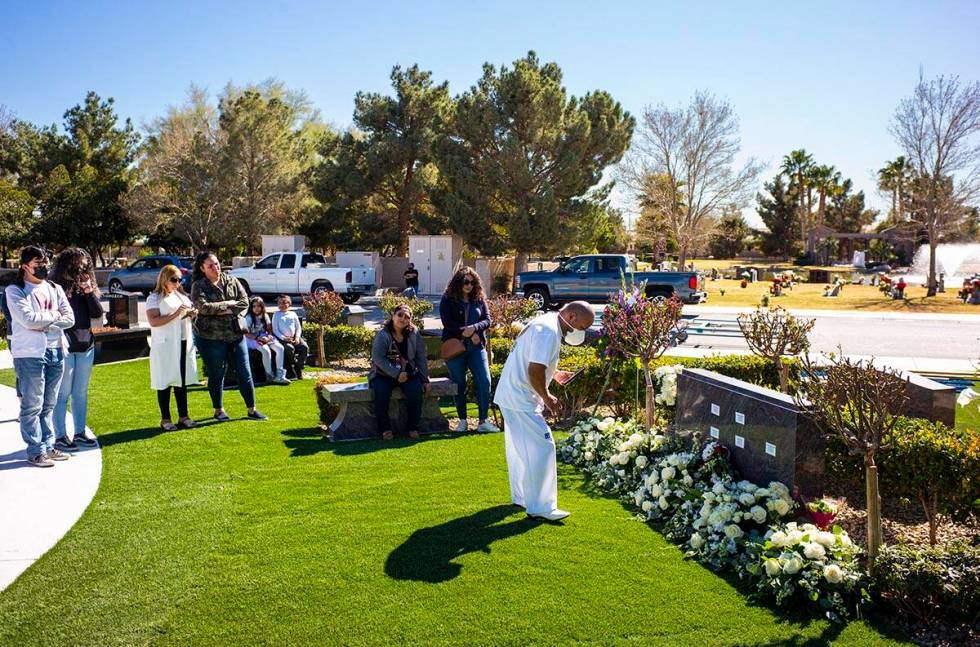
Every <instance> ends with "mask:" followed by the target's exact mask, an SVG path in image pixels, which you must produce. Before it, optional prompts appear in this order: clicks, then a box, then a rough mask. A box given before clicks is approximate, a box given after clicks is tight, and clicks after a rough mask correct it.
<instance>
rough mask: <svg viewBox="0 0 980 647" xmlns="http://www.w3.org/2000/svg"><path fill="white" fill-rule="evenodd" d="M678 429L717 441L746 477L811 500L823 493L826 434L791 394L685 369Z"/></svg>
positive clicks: (679, 389) (679, 380) (680, 382)
mask: <svg viewBox="0 0 980 647" xmlns="http://www.w3.org/2000/svg"><path fill="white" fill-rule="evenodd" d="M675 426H676V428H677V430H678V433H680V434H682V435H683V434H688V433H691V432H695V431H697V432H700V433H701V434H702V435H703V436H704V437H705V438H711V437H715V438H717V439H718V441H719V442H720V443H722V444H723V445H725V446H726V447H727V448H728V450H729V452H730V453H731V457H732V463H733V465H734V466H735V469H736V470H738V472H739V474H740V475H741V477H742V478H744V479H748V480H749V481H752V482H753V483H756V484H758V485H760V486H765V485H768V483H769V482H770V481H780V482H781V483H785V484H786V486H787V487H789V488H790V490H791V491H793V490H794V487H795V488H798V489H799V492H800V493H801V494H803V495H804V496H806V497H807V498H814V497H819V496H821V495H822V494H823V474H824V438H823V434H822V433H821V432H820V430H819V429H817V428H816V426H815V425H814V424H813V423H812V421H811V420H810V419H809V418H808V417H807V416H806V414H805V412H804V411H802V410H801V409H800V408H799V407H798V406H797V405H796V403H795V402H794V400H793V398H791V397H790V396H788V395H784V394H782V393H779V392H777V391H773V390H772V389H767V388H764V387H761V386H756V385H755V384H749V383H748V382H743V381H741V380H736V379H733V378H730V377H725V376H724V375H719V374H718V373H713V372H711V371H705V370H702V369H696V368H695V369H690V368H685V369H684V370H683V371H682V372H681V374H680V375H678V376H677V416H676V422H675Z"/></svg>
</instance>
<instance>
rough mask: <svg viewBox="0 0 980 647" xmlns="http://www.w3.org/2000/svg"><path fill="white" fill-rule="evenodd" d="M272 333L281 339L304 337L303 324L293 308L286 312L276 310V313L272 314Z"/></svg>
mask: <svg viewBox="0 0 980 647" xmlns="http://www.w3.org/2000/svg"><path fill="white" fill-rule="evenodd" d="M272 334H273V335H275V336H276V337H278V338H279V339H283V338H284V337H300V338H302V336H303V324H301V323H300V322H299V317H297V316H296V313H295V312H293V311H292V310H287V311H286V312H283V311H282V310H276V314H274V315H272Z"/></svg>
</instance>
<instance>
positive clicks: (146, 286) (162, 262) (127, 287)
mask: <svg viewBox="0 0 980 647" xmlns="http://www.w3.org/2000/svg"><path fill="white" fill-rule="evenodd" d="M166 265H176V266H177V267H178V268H180V273H181V275H182V277H183V281H182V284H183V286H184V290H188V291H189V290H190V288H191V268H192V267H193V265H194V259H193V258H191V257H190V256H170V255H159V256H143V257H141V258H139V259H137V260H136V261H134V262H132V263H130V265H129V267H124V268H121V269H118V270H114V271H113V272H112V273H111V274H109V279H108V282H107V285H108V286H109V291H110V292H120V291H125V292H142V293H143V294H149V293H150V291H151V290H153V287H154V286H155V285H156V283H157V275H159V274H160V270H161V269H162V268H163V267H164V266H166Z"/></svg>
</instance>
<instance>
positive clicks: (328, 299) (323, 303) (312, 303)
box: [303, 291, 344, 326]
mask: <svg viewBox="0 0 980 647" xmlns="http://www.w3.org/2000/svg"><path fill="white" fill-rule="evenodd" d="M303 309H304V310H306V321H308V322H309V323H311V324H316V325H320V326H336V325H337V324H339V323H340V314H341V312H343V310H344V302H343V300H341V298H340V295H339V294H337V293H336V292H326V291H320V292H317V293H315V294H309V295H307V296H305V297H303Z"/></svg>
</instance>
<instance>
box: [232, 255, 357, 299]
mask: <svg viewBox="0 0 980 647" xmlns="http://www.w3.org/2000/svg"><path fill="white" fill-rule="evenodd" d="M231 275H232V276H234V277H235V278H237V279H238V280H239V282H240V283H241V284H242V286H243V287H244V288H245V290H246V292H248V293H249V294H263V295H264V294H270V295H271V294H289V295H300V294H313V293H316V292H320V291H324V290H325V291H329V292H336V293H337V294H339V295H340V298H341V299H343V300H344V302H345V303H354V302H355V301H357V300H358V299H360V298H361V297H362V296H363V295H365V294H373V293H374V290H375V278H374V268H372V267H354V268H350V267H336V266H330V265H328V264H327V260H326V259H325V258H324V257H323V255H322V254H317V253H316V252H277V253H275V254H269V255H268V256H264V257H263V258H261V259H260V260H259V261H258V262H257V263H256V264H255V265H253V266H252V267H240V268H238V269H234V270H232V271H231Z"/></svg>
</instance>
